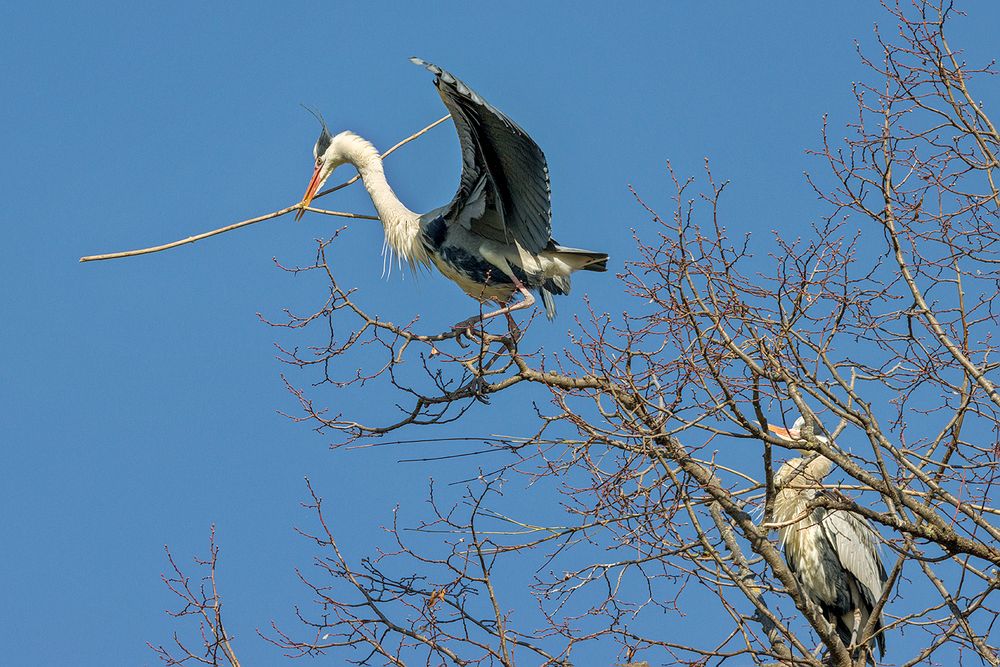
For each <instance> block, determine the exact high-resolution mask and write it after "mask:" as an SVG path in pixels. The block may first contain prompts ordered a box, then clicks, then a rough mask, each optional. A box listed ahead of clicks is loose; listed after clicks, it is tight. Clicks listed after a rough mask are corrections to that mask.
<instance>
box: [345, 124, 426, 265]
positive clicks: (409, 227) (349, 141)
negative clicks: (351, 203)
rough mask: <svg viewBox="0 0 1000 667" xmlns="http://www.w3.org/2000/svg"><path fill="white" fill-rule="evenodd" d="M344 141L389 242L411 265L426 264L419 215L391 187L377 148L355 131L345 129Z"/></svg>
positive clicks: (348, 159)
mask: <svg viewBox="0 0 1000 667" xmlns="http://www.w3.org/2000/svg"><path fill="white" fill-rule="evenodd" d="M343 141H344V142H345V146H344V148H345V150H344V157H345V159H346V160H347V161H348V162H350V163H351V164H353V165H354V166H355V168H357V170H358V174H360V175H361V181H362V182H363V183H364V184H365V189H366V190H368V194H369V195H370V196H371V198H372V203H373V204H374V205H375V210H376V211H377V212H378V217H379V219H380V220H381V221H382V227H383V228H384V229H385V240H386V243H387V244H388V245H389V247H391V248H392V249H393V251H395V252H396V254H397V255H399V257H400V258H401V259H404V260H406V261H407V262H409V263H410V264H411V265H413V264H417V263H422V264H426V263H427V262H428V261H429V258H428V256H427V251H426V250H425V249H424V246H423V243H421V241H420V221H419V218H420V216H419V215H418V214H417V213H414V212H413V211H411V210H410V209H408V208H407V207H406V206H405V205H404V204H403V202H401V201H400V200H399V197H397V196H396V193H395V192H393V191H392V187H390V186H389V181H387V180H386V178H385V170H384V169H383V168H382V156H381V155H379V153H378V150H377V149H376V148H375V147H374V146H373V145H372V144H371V142H369V141H368V140H366V139H363V138H362V137H359V136H358V135H356V134H353V133H349V132H345V133H344V137H343Z"/></svg>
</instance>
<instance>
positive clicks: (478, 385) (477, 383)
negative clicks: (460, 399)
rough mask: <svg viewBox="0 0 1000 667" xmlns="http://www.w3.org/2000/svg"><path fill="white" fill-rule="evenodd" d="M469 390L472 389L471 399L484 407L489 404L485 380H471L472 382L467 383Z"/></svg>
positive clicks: (479, 378) (478, 378)
mask: <svg viewBox="0 0 1000 667" xmlns="http://www.w3.org/2000/svg"><path fill="white" fill-rule="evenodd" d="M469 388H470V389H472V392H473V394H472V395H473V398H475V399H476V400H477V401H479V402H480V403H482V404H484V405H489V404H490V397H489V392H488V391H486V380H484V379H483V378H481V377H477V378H473V380H472V382H470V383H469Z"/></svg>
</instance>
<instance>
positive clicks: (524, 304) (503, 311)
mask: <svg viewBox="0 0 1000 667" xmlns="http://www.w3.org/2000/svg"><path fill="white" fill-rule="evenodd" d="M511 277H512V278H513V276H511ZM514 287H515V288H516V289H517V290H518V291H519V292H520V293H521V295H522V296H523V297H524V298H523V299H521V300H520V301H518V302H516V303H512V304H510V305H507V306H504V307H503V308H500V309H499V310H494V311H493V312H491V313H484V314H483V315H482V316H479V315H474V316H472V317H470V318H469V319H467V320H462V321H461V322H459V323H458V324H456V325H455V326H454V327H453V328H454V329H458V330H459V331H465V332H467V333H468V334H469V335H470V336H471V334H472V332H471V329H472V325H473V324H475V323H476V322H479V321H481V320H482V321H485V320H488V319H490V318H492V317H496V316H497V315H506V316H507V318H508V319H510V313H512V312H514V311H515V310H522V309H524V308H530V307H531V306H533V305H535V295H534V294H532V293H531V292H529V291H528V288H527V287H525V286H524V284H523V283H522V282H521V281H520V280H518V279H517V278H514Z"/></svg>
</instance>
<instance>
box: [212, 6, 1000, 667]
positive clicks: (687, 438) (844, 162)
mask: <svg viewBox="0 0 1000 667" xmlns="http://www.w3.org/2000/svg"><path fill="white" fill-rule="evenodd" d="M884 6H885V9H886V11H887V12H888V14H889V15H890V16H891V18H892V19H893V22H894V24H895V27H894V29H893V31H892V33H891V34H885V33H882V32H879V33H877V37H878V44H879V47H880V51H879V53H878V54H877V57H876V56H875V55H872V54H866V53H862V54H861V58H862V61H863V63H864V64H865V65H866V66H867V68H868V71H869V74H870V76H869V78H868V79H867V81H866V82H865V83H859V84H857V85H856V86H855V89H854V93H855V96H856V99H857V109H858V113H857V116H856V118H855V119H854V120H853V121H852V123H851V124H850V126H849V129H850V136H849V138H847V139H846V140H845V141H844V143H842V144H840V145H837V144H835V143H833V142H832V141H831V140H830V139H829V137H828V134H827V132H826V128H824V132H823V141H822V146H821V148H820V149H819V150H817V151H815V155H816V157H817V158H818V159H819V160H820V161H821V162H822V164H823V166H824V169H823V171H822V173H818V174H814V175H812V176H810V178H809V184H811V186H812V187H813V188H814V189H815V191H816V193H817V194H818V195H819V197H820V198H821V200H822V202H824V205H825V210H824V211H823V218H822V220H821V222H819V223H818V224H815V225H814V226H813V227H812V228H810V229H808V230H804V231H803V232H802V233H801V235H800V236H799V237H797V238H785V237H781V236H777V237H776V238H774V240H773V245H771V246H770V247H765V248H761V247H760V246H761V242H760V241H759V240H758V239H754V241H753V243H751V239H750V237H749V235H747V234H742V233H740V234H736V235H734V234H732V233H731V232H730V230H728V229H727V227H726V225H725V223H724V216H725V196H724V194H725V189H726V183H725V182H720V181H719V180H717V179H716V178H715V176H714V175H713V174H712V172H711V170H710V169H709V167H708V165H707V164H706V167H705V174H704V177H703V179H701V180H700V181H699V180H695V179H686V178H682V177H680V176H678V175H676V174H675V173H673V171H671V178H672V188H673V201H674V205H673V208H672V210H670V211H669V212H664V213H660V212H657V211H656V210H654V209H653V207H652V206H647V205H646V203H645V202H644V199H643V198H642V196H641V195H640V194H639V193H636V199H637V201H638V202H639V204H640V205H641V206H642V207H643V210H644V211H645V214H646V217H647V218H648V220H649V224H648V225H647V226H646V227H644V228H643V229H642V230H641V231H640V232H639V233H638V234H637V238H636V244H637V254H636V258H635V259H634V260H632V261H630V262H628V263H626V265H625V268H624V270H623V272H622V273H621V274H620V276H619V277H620V280H621V284H622V286H623V289H624V291H625V292H626V294H627V295H628V296H629V298H630V299H631V300H630V310H629V312H628V313H627V314H625V315H623V316H620V317H613V316H611V315H608V314H604V313H599V312H589V313H588V314H587V316H586V317H585V318H583V319H582V320H581V321H580V322H579V323H578V326H577V328H576V330H575V333H574V334H573V337H572V340H571V342H570V344H569V346H568V347H567V348H566V349H564V350H562V351H560V352H559V353H552V352H543V351H542V350H538V349H530V348H529V346H528V343H529V341H530V336H525V335H524V334H523V332H521V331H515V330H502V329H501V328H500V326H501V323H499V322H490V323H487V324H486V325H485V326H484V327H483V328H481V329H480V330H478V331H475V332H474V333H473V336H472V339H471V341H469V342H467V341H465V340H461V339H458V338H456V335H455V334H454V333H453V332H448V333H444V334H426V333H420V330H419V329H420V325H421V324H422V323H420V322H410V323H405V324H394V323H391V322H387V321H385V320H383V319H381V318H380V317H379V316H378V314H377V313H376V312H374V311H373V310H372V309H371V307H370V306H369V305H367V304H364V303H362V302H361V300H360V299H358V298H356V297H355V294H354V293H353V292H352V290H351V289H350V288H349V287H344V286H342V285H341V284H340V283H339V282H338V280H337V278H336V277H335V274H334V271H333V270H332V268H331V263H330V262H329V261H328V259H327V257H328V253H329V252H330V249H331V244H335V243H336V239H335V238H334V239H330V240H327V241H323V242H321V243H320V244H319V246H318V249H317V254H316V258H315V261H314V262H313V263H312V264H310V265H308V266H305V267H300V268H294V269H287V270H290V271H295V272H307V273H309V274H312V275H315V276H317V277H318V278H319V279H321V280H322V281H324V282H325V283H328V284H329V296H328V298H327V299H326V301H325V303H323V304H322V305H321V306H320V307H319V308H317V309H316V310H315V312H312V313H310V314H306V315H298V314H293V313H290V312H289V313H287V318H286V319H284V320H282V321H280V322H273V324H275V325H276V326H281V327H286V328H289V329H293V330H296V335H303V336H308V335H309V332H313V331H316V332H318V335H319V336H321V338H320V340H319V341H318V342H317V341H316V340H315V339H310V342H311V345H310V346H309V347H304V346H297V347H291V346H289V347H286V348H283V356H284V360H285V361H286V362H287V363H288V364H289V365H290V366H292V367H295V368H298V369H301V370H302V371H303V372H304V376H303V377H304V378H306V379H304V380H303V381H302V383H303V384H308V385H309V387H308V389H302V388H300V387H299V384H298V383H297V382H293V381H292V380H291V379H289V380H287V382H288V387H289V389H290V391H291V392H292V393H293V395H294V396H295V397H296V399H297V401H298V403H299V406H300V408H301V411H300V413H298V414H296V415H293V417H294V418H295V419H297V420H301V421H304V422H308V423H310V424H312V425H313V426H314V427H315V428H316V429H317V430H318V431H320V432H323V433H326V434H333V435H334V437H335V439H336V440H337V442H338V443H340V444H347V443H359V442H360V443H368V442H370V441H371V439H372V438H379V437H382V438H386V437H387V436H390V437H392V438H397V437H398V438H404V437H410V436H408V435H406V433H407V432H410V431H413V430H414V429H417V428H420V429H422V430H421V431H419V433H421V434H430V435H421V436H419V437H434V435H433V433H432V432H431V429H432V428H433V427H434V426H435V425H440V424H445V423H450V422H456V421H459V420H462V419H463V418H464V417H466V416H467V415H468V414H469V413H470V411H473V410H476V409H480V407H479V406H480V405H481V404H482V403H486V402H488V401H490V400H491V397H493V396H496V395H498V394H502V393H507V392H521V391H528V390H529V389H530V388H531V387H540V388H543V389H544V390H545V391H546V392H547V396H548V397H550V400H549V402H548V404H547V405H546V406H544V407H542V406H539V408H538V418H537V429H536V430H535V431H534V433H531V434H526V435H524V437H522V438H511V437H496V438H488V439H480V440H479V442H482V443H483V444H484V445H485V447H486V448H489V449H490V450H491V451H502V452H503V453H504V454H503V455H504V463H503V464H501V465H498V466H494V467H493V469H488V470H487V469H483V470H478V471H476V472H475V473H474V474H473V475H472V478H471V479H470V480H469V481H468V483H467V485H466V487H465V492H464V497H462V498H461V499H459V501H458V502H451V501H448V502H443V503H442V501H440V500H439V498H438V496H437V494H436V492H435V491H434V490H433V489H432V492H431V500H432V505H431V506H432V508H433V514H432V516H430V517H429V518H427V520H425V521H424V522H422V523H419V524H418V525H417V526H415V527H414V528H416V529H417V530H416V531H415V532H412V533H410V532H406V531H404V530H403V529H402V527H401V526H399V525H397V524H395V523H394V524H393V528H392V529H391V530H390V536H391V538H392V541H393V544H394V545H395V546H394V548H393V549H392V550H388V551H383V552H379V553H378V554H377V555H375V556H373V557H372V558H370V559H366V560H362V561H361V562H358V563H352V562H350V561H349V560H348V559H347V558H345V557H344V555H343V552H342V551H341V550H340V548H339V546H338V543H337V540H336V539H335V536H334V533H333V530H332V528H331V524H330V523H328V519H327V515H326V514H324V511H323V506H322V502H321V500H320V498H319V496H318V495H317V494H316V493H315V492H314V491H313V489H312V487H311V486H310V487H309V500H308V502H307V503H306V505H307V507H308V508H309V509H310V510H311V512H312V513H313V515H314V517H315V521H316V528H314V529H312V530H306V531H303V532H304V534H305V535H306V537H307V538H308V539H310V540H312V541H313V542H314V543H315V545H316V547H317V555H316V559H315V563H314V565H315V568H313V569H311V570H308V571H304V572H303V573H302V579H303V581H304V582H305V584H306V585H307V586H308V589H309V591H310V592H311V593H312V596H313V598H314V600H315V607H314V608H313V609H312V610H302V611H300V618H301V620H302V621H303V623H304V624H305V628H306V631H305V633H303V632H302V631H301V630H299V629H297V630H292V629H289V628H278V627H274V628H272V630H271V631H269V632H267V633H265V635H266V637H267V638H268V639H269V640H270V641H272V642H274V643H275V644H277V645H278V646H280V647H281V648H282V649H283V650H284V651H285V652H286V653H288V654H289V655H312V654H318V653H329V654H331V655H334V656H336V657H337V659H338V660H339V661H341V662H343V661H347V662H352V663H356V664H363V665H410V664H434V665H436V664H456V665H515V664H543V665H570V664H577V665H589V664H595V663H594V662H593V659H592V658H589V657H588V656H589V655H591V654H592V653H591V652H592V651H593V650H595V649H594V648H593V647H594V646H597V645H598V643H599V642H600V645H601V646H604V645H607V644H608V643H613V644H614V645H615V646H617V649H616V651H617V660H618V661H619V663H621V664H626V663H628V664H640V663H641V662H642V661H646V662H648V663H649V664H671V665H704V664H723V663H729V664H749V663H753V664H767V663H778V664H784V665H817V666H818V665H821V664H833V665H838V666H844V667H846V666H848V665H858V666H863V665H864V664H865V663H866V661H867V660H869V659H870V658H869V656H868V654H867V653H866V652H865V651H864V650H863V649H860V648H858V647H851V646H845V645H844V643H843V642H842V641H841V639H840V638H839V636H838V634H837V632H836V631H835V629H834V628H833V627H832V626H831V625H830V624H829V623H828V622H827V621H826V620H825V618H824V617H823V615H822V614H821V613H820V612H819V610H818V608H817V607H816V605H814V604H813V603H812V602H810V601H809V599H808V598H807V597H806V596H805V595H803V593H802V591H801V589H800V586H799V583H798V579H797V578H796V574H795V573H794V572H792V571H791V570H790V568H789V567H788V566H787V565H786V563H785V560H784V559H783V557H782V554H781V552H780V549H779V545H778V544H777V543H776V541H775V539H774V535H773V530H774V529H775V528H776V527H777V526H776V525H775V524H774V523H773V517H772V511H773V503H774V498H775V486H774V471H775V470H776V466H777V465H779V464H780V461H781V460H783V459H785V458H788V456H789V453H788V447H789V443H788V441H786V440H783V439H781V438H778V437H775V436H774V435H772V434H771V433H770V432H769V431H768V428H767V426H768V422H769V420H770V421H771V422H775V423H777V422H781V423H788V424H790V423H791V422H792V421H794V419H795V418H797V417H799V416H803V415H805V416H812V417H817V418H819V419H820V420H822V422H823V423H825V424H826V425H827V430H828V431H829V435H830V436H831V437H830V438H829V439H826V438H822V439H821V438H816V437H812V436H811V435H807V437H806V439H805V440H804V441H803V442H801V443H799V444H798V445H797V446H801V447H802V448H804V449H807V450H810V451H813V452H816V453H818V454H821V455H823V456H826V457H828V458H829V459H830V460H832V461H833V462H834V463H835V464H836V466H837V467H838V468H839V469H840V470H841V471H842V472H843V476H844V480H845V481H844V482H843V483H842V484H840V485H839V486H838V489H839V492H838V493H829V494H819V495H817V497H816V498H815V500H813V501H811V503H810V509H813V508H816V507H824V508H827V509H831V510H833V509H838V510H849V511H852V512H855V513H857V514H859V515H861V516H863V517H865V518H866V519H868V520H869V521H870V522H872V524H873V525H875V527H876V529H877V531H878V532H879V534H880V536H881V539H882V541H883V543H884V554H885V562H886V566H887V570H888V571H889V584H888V586H887V588H886V590H885V592H884V594H883V595H882V598H881V599H880V600H878V601H877V605H876V614H877V613H878V611H879V610H881V611H882V613H883V614H884V621H885V622H884V628H883V630H882V632H883V633H884V637H885V639H886V643H887V644H888V646H889V650H888V655H887V660H888V661H890V662H892V663H895V664H901V665H917V664H925V663H933V662H936V663H937V664H944V665H952V664H989V665H997V664H1000V656H998V651H997V648H996V645H995V639H991V632H992V631H993V627H994V624H995V621H996V618H997V610H996V598H995V597H994V596H993V595H992V594H993V593H994V591H995V590H996V589H997V587H998V586H1000V576H998V570H997V567H998V566H1000V547H998V544H1000V527H998V524H997V516H998V514H1000V509H998V508H997V507H996V506H995V503H993V502H992V498H991V491H992V489H993V488H994V486H995V485H996V483H997V482H998V474H1000V471H998V465H997V458H998V456H1000V440H998V433H1000V420H998V415H1000V412H998V408H1000V392H998V390H997V388H996V386H995V384H994V382H995V377H996V373H995V371H996V370H997V367H998V365H997V364H998V362H997V361H996V360H994V359H993V357H995V356H996V354H997V353H996V351H994V349H993V334H994V331H995V328H996V324H997V314H996V312H995V311H996V309H997V308H1000V297H998V294H1000V273H998V271H997V267H998V265H1000V235H998V233H997V231H996V229H995V223H996V221H997V220H998V217H997V216H998V213H1000V192H998V188H997V185H996V177H997V171H998V168H1000V162H998V157H997V156H998V151H1000V135H998V133H997V130H996V128H995V126H994V125H993V124H992V122H991V121H990V119H989V117H988V115H987V110H986V107H985V105H984V104H982V103H981V102H979V101H978V100H977V98H975V97H974V96H973V93H972V91H971V88H970V86H971V85H972V83H973V82H978V81H979V80H984V81H987V82H988V76H989V75H991V74H993V71H992V69H991V66H986V67H978V66H975V65H970V64H968V63H966V62H965V61H964V60H963V58H962V55H961V53H960V52H957V51H955V50H953V49H952V47H951V46H950V45H949V43H948V41H947V39H946V37H945V31H944V29H945V25H946V24H947V22H948V21H949V20H951V19H952V18H953V15H954V14H956V12H955V10H954V9H953V8H952V7H951V4H950V3H938V2H930V1H928V0H914V1H913V2H912V3H892V2H885V3H884ZM755 252H756V253H766V254H767V256H769V257H771V258H772V261H771V262H770V263H769V264H767V265H766V266H769V267H771V269H772V270H771V271H770V272H765V271H764V270H762V268H761V267H762V266H765V264H763V263H762V262H760V261H756V260H755V258H754V253H755ZM347 369H357V370H351V371H350V372H348V371H347ZM373 386H379V387H380V388H381V389H382V390H386V389H387V388H388V389H390V390H392V391H395V392H396V394H397V396H398V405H399V406H400V411H399V413H398V414H397V415H394V416H389V417H387V418H386V421H385V422H383V423H374V424H373V423H365V422H362V421H360V420H358V419H356V418H354V417H352V416H351V415H350V414H349V413H341V412H335V411H331V410H329V409H327V408H325V407H324V406H325V405H327V404H330V403H333V402H334V401H333V400H332V399H331V395H336V396H337V399H336V401H335V402H336V404H337V405H351V401H350V400H349V397H351V396H363V395H364V392H366V391H370V390H371V388H372V387H373ZM414 437H417V436H414ZM516 478H519V479H522V480H529V481H530V482H531V484H532V488H549V489H553V490H556V491H558V492H559V493H560V494H561V500H562V505H563V508H564V509H565V521H563V522H562V523H560V524H559V525H546V524H544V523H543V522H541V521H538V520H536V519H535V518H533V517H524V516H511V515H509V514H506V513H504V512H503V511H502V509H501V508H502V506H503V502H502V493H503V485H504V484H505V483H510V482H511V480H513V479H516ZM756 513H759V515H760V516H759V517H755V516H754V515H755V514H756ZM515 560H516V561H518V562H520V563H524V562H531V563H535V564H537V570H536V572H537V575H536V578H535V579H534V580H533V581H531V582H528V583H526V585H525V586H524V590H516V589H512V588H513V587H512V586H511V585H510V583H509V579H508V578H507V577H508V576H509V572H510V567H512V566H510V565H508V563H510V562H513V561H515ZM499 581H504V582H505V585H503V586H498V582H499ZM527 593H530V594H531V596H533V599H534V601H535V602H534V604H533V605H526V604H525V603H524V602H523V598H524V597H525V595H526V594H527ZM512 600H518V601H520V602H519V604H515V602H512ZM689 605H699V606H702V605H711V606H712V608H713V612H712V613H713V614H714V615H715V617H716V618H724V619H725V622H717V623H714V624H712V627H711V628H702V632H700V633H699V637H706V636H707V637H710V639H707V640H705V641H703V642H701V643H697V644H696V643H694V642H692V641H689V640H687V638H686V637H687V635H685V634H682V633H676V632H672V631H671V626H670V625H669V623H665V622H664V619H667V620H669V619H671V618H677V619H678V620H679V619H680V618H681V617H682V616H683V614H684V612H685V609H686V608H688V606H689ZM528 607H530V609H529V608H528ZM872 629H873V628H868V629H867V630H868V631H869V632H870V631H871V630H872ZM904 636H905V641H904V640H903V637H904ZM209 664H212V663H209Z"/></svg>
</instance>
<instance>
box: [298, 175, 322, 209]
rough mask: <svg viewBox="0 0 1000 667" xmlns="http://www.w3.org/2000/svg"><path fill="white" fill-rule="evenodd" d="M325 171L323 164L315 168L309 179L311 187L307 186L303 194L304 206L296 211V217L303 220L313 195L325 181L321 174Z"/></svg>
mask: <svg viewBox="0 0 1000 667" xmlns="http://www.w3.org/2000/svg"><path fill="white" fill-rule="evenodd" d="M322 173H323V165H322V164H319V165H316V169H315V170H313V175H312V178H311V179H309V187H308V188H306V193H305V194H304V195H302V204H301V206H302V208H300V209H299V210H298V211H296V213H295V219H296V220H301V219H302V216H303V215H305V214H306V207H307V206H309V203H310V202H311V201H312V199H313V197H315V196H316V191H317V190H319V186H320V184H321V183H322V182H323V179H322V177H321V174H322Z"/></svg>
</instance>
